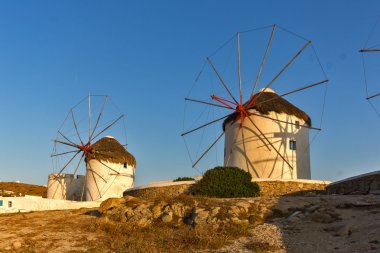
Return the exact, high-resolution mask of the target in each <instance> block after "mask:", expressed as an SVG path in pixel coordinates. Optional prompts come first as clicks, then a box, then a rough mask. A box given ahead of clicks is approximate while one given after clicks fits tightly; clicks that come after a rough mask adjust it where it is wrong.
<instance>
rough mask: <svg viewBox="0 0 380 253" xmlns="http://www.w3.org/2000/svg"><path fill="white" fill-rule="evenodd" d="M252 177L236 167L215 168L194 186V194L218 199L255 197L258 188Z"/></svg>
mask: <svg viewBox="0 0 380 253" xmlns="http://www.w3.org/2000/svg"><path fill="white" fill-rule="evenodd" d="M251 179H252V176H251V174H249V173H248V172H245V171H244V170H242V169H239V168H237V167H215V168H214V169H211V170H208V171H206V173H205V174H204V175H203V178H202V179H201V180H200V181H199V182H198V183H197V184H196V185H195V194H197V195H203V196H208V197H218V198H239V197H255V196H258V195H259V191H260V188H259V186H258V184H257V183H254V182H251Z"/></svg>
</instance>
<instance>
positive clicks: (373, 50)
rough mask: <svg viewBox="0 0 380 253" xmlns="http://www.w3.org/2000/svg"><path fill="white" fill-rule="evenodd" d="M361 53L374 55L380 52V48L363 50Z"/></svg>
mask: <svg viewBox="0 0 380 253" xmlns="http://www.w3.org/2000/svg"><path fill="white" fill-rule="evenodd" d="M359 52H360V53H373V52H380V49H379V48H372V49H361V50H359Z"/></svg>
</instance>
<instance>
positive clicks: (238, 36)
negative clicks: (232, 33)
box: [237, 33, 243, 104]
mask: <svg viewBox="0 0 380 253" xmlns="http://www.w3.org/2000/svg"><path fill="white" fill-rule="evenodd" d="M237 51H238V52H237V53H238V82H239V96H240V104H242V103H243V91H242V87H241V73H240V33H237Z"/></svg>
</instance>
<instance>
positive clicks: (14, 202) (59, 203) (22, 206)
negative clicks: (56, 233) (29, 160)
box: [0, 195, 101, 213]
mask: <svg viewBox="0 0 380 253" xmlns="http://www.w3.org/2000/svg"><path fill="white" fill-rule="evenodd" d="M100 204H101V202H99V201H85V202H83V201H81V202H78V201H69V200H58V199H46V198H42V197H39V196H29V195H25V196H24V197H1V196H0V213H18V212H31V211H47V210H64V209H79V208H95V207H99V206H100Z"/></svg>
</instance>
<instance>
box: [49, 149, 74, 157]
mask: <svg viewBox="0 0 380 253" xmlns="http://www.w3.org/2000/svg"><path fill="white" fill-rule="evenodd" d="M76 152H78V150H71V151H67V152H63V153H58V154H52V155H50V157H55V156H61V155H66V154H70V153H76Z"/></svg>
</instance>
